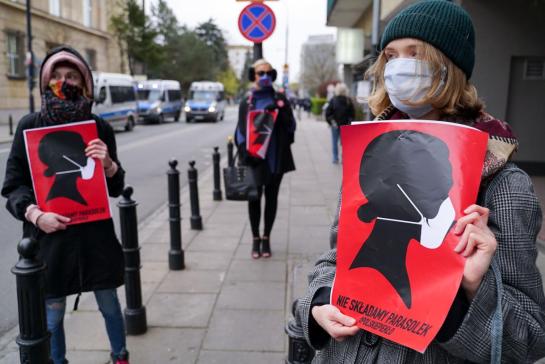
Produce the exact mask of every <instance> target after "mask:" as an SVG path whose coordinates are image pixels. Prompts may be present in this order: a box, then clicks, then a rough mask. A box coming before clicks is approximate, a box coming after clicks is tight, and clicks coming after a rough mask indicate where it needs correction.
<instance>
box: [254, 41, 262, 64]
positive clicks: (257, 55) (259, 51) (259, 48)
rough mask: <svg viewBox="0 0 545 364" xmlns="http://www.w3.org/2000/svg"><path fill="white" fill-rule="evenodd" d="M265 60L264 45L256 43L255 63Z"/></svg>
mask: <svg viewBox="0 0 545 364" xmlns="http://www.w3.org/2000/svg"><path fill="white" fill-rule="evenodd" d="M261 58H263V43H254V62H255V61H257V60H258V59H261Z"/></svg>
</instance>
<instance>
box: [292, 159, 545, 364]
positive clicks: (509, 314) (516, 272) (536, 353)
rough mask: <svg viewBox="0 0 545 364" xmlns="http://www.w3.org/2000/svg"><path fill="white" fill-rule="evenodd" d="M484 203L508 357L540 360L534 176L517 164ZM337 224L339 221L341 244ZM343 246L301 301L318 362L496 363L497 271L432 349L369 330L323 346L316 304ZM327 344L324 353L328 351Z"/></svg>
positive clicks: (491, 186) (544, 309) (317, 270)
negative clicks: (314, 310) (493, 324)
mask: <svg viewBox="0 0 545 364" xmlns="http://www.w3.org/2000/svg"><path fill="white" fill-rule="evenodd" d="M479 203H480V204H481V205H484V206H486V207H488V208H489V209H490V218H489V227H490V229H491V230H492V231H493V232H494V234H495V235H496V239H497V241H498V249H497V251H496V255H495V257H494V260H495V261H496V263H497V265H498V266H499V268H500V271H501V277H502V282H501V284H502V285H503V295H502V297H501V302H502V312H503V340H502V362H504V363H532V362H534V361H535V360H537V359H538V358H541V357H543V356H545V297H544V294H543V284H542V281H541V276H540V273H539V271H538V269H537V266H536V263H535V262H536V257H537V249H536V236H537V234H538V232H539V230H540V227H541V210H540V207H539V202H538V200H537V198H536V196H535V193H534V190H533V186H532V182H531V180H530V178H529V177H528V175H526V173H524V172H523V171H522V170H520V169H519V168H518V167H516V166H515V165H514V164H512V163H509V164H507V165H506V167H505V168H504V169H503V170H501V171H500V172H499V173H498V174H496V175H495V177H494V178H493V179H492V180H491V181H490V182H489V183H488V184H487V185H486V186H482V191H481V193H480V198H479ZM336 231H337V221H335V222H334V224H333V226H332V231H331V234H332V238H331V240H332V241H333V242H334V241H336ZM335 265H336V250H335V249H332V250H330V251H328V252H327V253H325V254H324V255H323V256H322V257H321V258H320V259H319V260H318V262H317V263H316V265H315V267H314V270H313V271H312V272H311V273H310V275H309V282H310V284H309V288H308V291H307V294H306V295H305V297H303V298H301V299H300V300H299V304H298V311H299V314H300V315H301V320H302V324H303V329H304V333H305V337H306V339H307V341H308V342H309V343H310V344H311V345H312V346H313V347H314V348H315V349H316V350H319V351H318V352H317V353H316V357H315V359H314V363H387V364H396V363H423V364H424V363H426V364H427V363H429V364H432V363H433V364H435V363H467V362H475V363H489V362H490V357H491V322H492V316H493V314H494V311H495V309H496V302H497V286H496V281H495V278H494V274H493V272H492V269H489V271H488V272H487V273H486V275H485V276H484V279H483V281H482V283H481V286H480V288H479V290H478V292H477V294H476V296H475V298H474V299H473V301H472V302H471V303H470V304H469V307H468V308H467V312H466V313H465V316H463V318H462V320H461V323H459V326H457V328H456V329H455V331H454V333H453V335H452V336H450V337H449V338H448V339H447V340H446V341H444V342H439V341H438V340H437V338H436V339H435V340H434V341H433V342H432V344H431V345H430V346H429V347H428V349H427V350H426V352H425V353H424V354H420V353H418V352H416V351H413V350H411V349H408V348H406V347H403V346H400V345H398V344H395V343H393V342H391V341H388V340H385V339H382V338H379V337H377V336H376V335H373V334H371V333H369V332H366V331H365V330H360V331H359V332H358V334H356V335H355V336H353V337H351V338H347V339H346V340H344V341H343V342H337V341H335V340H333V339H331V338H329V340H327V341H326V343H325V346H323V347H316V346H318V344H317V342H319V341H320V340H316V338H317V337H318V336H322V337H323V336H324V334H325V335H327V334H326V333H325V331H324V330H322V329H321V328H320V327H319V326H318V325H317V324H316V322H315V321H314V319H313V318H312V317H311V313H310V310H311V303H312V299H313V298H314V296H315V294H316V292H317V291H318V290H320V288H322V287H331V285H332V283H333V278H334V276H335ZM320 349H321V350H320Z"/></svg>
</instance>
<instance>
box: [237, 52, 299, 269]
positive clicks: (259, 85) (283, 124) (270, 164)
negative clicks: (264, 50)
mask: <svg viewBox="0 0 545 364" xmlns="http://www.w3.org/2000/svg"><path fill="white" fill-rule="evenodd" d="M250 72H251V76H250V81H252V82H253V83H254V85H253V88H252V90H251V92H250V97H248V98H247V99H245V100H242V101H241V103H240V106H239V112H238V124H237V128H236V130H235V144H236V146H237V150H238V154H239V159H240V163H241V164H244V165H248V166H250V167H251V168H252V171H253V174H254V177H255V181H256V184H257V186H258V195H259V197H258V199H257V200H253V201H249V202H248V213H249V216H250V225H251V228H252V235H253V241H252V258H254V259H258V258H260V257H263V258H269V257H270V256H271V247H270V234H271V230H272V227H273V224H274V220H275V218H276V211H277V206H278V192H279V191H280V183H281V182H282V177H283V175H284V173H287V172H290V171H293V170H295V163H294V161H293V156H292V154H291V144H292V143H293V141H294V134H295V117H294V116H293V110H292V109H291V105H290V103H289V101H288V99H287V98H286V97H285V96H284V95H283V94H281V93H278V92H276V91H275V90H274V88H273V82H274V80H275V78H276V71H275V70H274V69H273V68H272V66H271V64H270V63H269V62H267V61H266V60H264V59H260V60H258V61H256V62H255V63H254V64H253V67H252V68H251V70H250ZM251 110H256V111H259V110H261V111H264V110H271V111H272V110H276V111H278V116H277V118H276V121H275V123H274V127H273V129H272V133H271V134H270V141H269V145H268V148H267V151H266V154H265V157H264V158H259V157H255V156H251V155H249V154H248V151H247V149H246V140H247V130H246V126H247V119H248V113H249V111H251ZM263 192H264V193H263ZM263 194H264V195H265V214H264V215H265V216H264V220H265V226H264V232H263V235H262V236H260V234H259V224H260V220H261V198H262V195H263Z"/></svg>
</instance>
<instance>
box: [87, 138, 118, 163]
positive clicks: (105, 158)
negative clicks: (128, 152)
mask: <svg viewBox="0 0 545 364" xmlns="http://www.w3.org/2000/svg"><path fill="white" fill-rule="evenodd" d="M85 155H86V156H87V157H91V158H97V159H100V160H101V161H102V165H103V166H104V169H108V168H110V167H111V166H112V163H113V160H112V158H110V154H109V153H108V146H107V145H106V144H105V143H104V142H103V141H102V140H100V139H93V140H91V141H90V142H89V144H87V148H85Z"/></svg>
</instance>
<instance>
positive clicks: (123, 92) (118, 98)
mask: <svg viewBox="0 0 545 364" xmlns="http://www.w3.org/2000/svg"><path fill="white" fill-rule="evenodd" d="M110 96H111V97H112V104H119V103H122V102H130V101H135V100H136V97H135V94H134V88H132V87H130V86H110Z"/></svg>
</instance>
